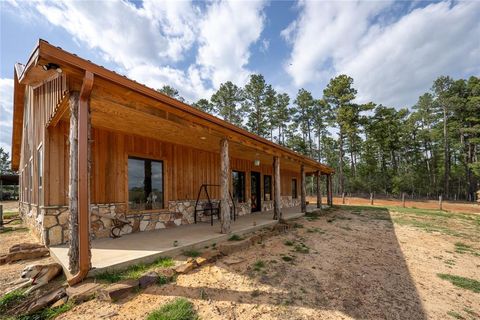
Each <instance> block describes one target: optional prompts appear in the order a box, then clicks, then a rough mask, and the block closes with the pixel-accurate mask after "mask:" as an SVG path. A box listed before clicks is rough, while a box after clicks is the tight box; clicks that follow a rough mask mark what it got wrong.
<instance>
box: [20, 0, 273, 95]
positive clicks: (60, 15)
mask: <svg viewBox="0 0 480 320" xmlns="http://www.w3.org/2000/svg"><path fill="white" fill-rule="evenodd" d="M12 1H13V0H12ZM264 5H265V3H264V1H248V2H238V1H232V2H227V1H222V2H220V1H213V2H210V3H207V4H206V5H205V6H204V7H201V6H200V4H199V3H195V2H192V1H154V0H145V1H143V3H142V6H141V7H136V6H134V5H133V4H131V3H128V2H126V1H120V0H116V1H69V0H58V1H36V2H14V3H13V4H12V6H23V9H26V10H28V11H37V12H38V13H39V14H37V15H38V16H40V17H42V16H43V17H44V18H45V19H46V20H47V21H48V22H49V23H51V24H52V25H54V26H57V27H59V28H63V29H65V30H66V31H67V32H68V33H70V34H71V35H72V36H73V39H74V40H75V41H77V42H78V43H79V45H84V44H86V45H87V46H88V48H89V49H96V50H98V51H99V52H100V54H101V55H102V56H103V57H104V59H105V60H107V61H111V62H114V63H116V64H117V65H118V67H119V68H118V71H119V72H121V73H126V74H127V75H128V76H129V77H131V78H133V79H135V80H137V81H139V82H141V83H145V84H146V85H148V86H150V87H154V88H159V87H161V86H163V85H165V84H168V85H171V86H174V87H176V88H177V89H178V90H179V92H180V94H181V95H182V96H184V97H185V98H186V99H187V100H189V101H192V102H193V101H195V100H197V99H199V98H204V97H209V96H210V95H211V93H212V91H213V90H214V89H216V88H218V87H219V86H220V83H222V82H225V81H228V80H230V81H233V82H236V83H237V84H240V85H241V84H244V83H245V82H246V80H247V78H248V75H249V74H250V73H251V71H250V70H248V69H247V67H246V66H247V64H248V62H249V59H250V47H251V45H252V44H253V43H255V42H256V41H258V39H259V38H260V34H261V32H262V30H263V27H264V16H263V7H264ZM187 59H190V60H187Z"/></svg>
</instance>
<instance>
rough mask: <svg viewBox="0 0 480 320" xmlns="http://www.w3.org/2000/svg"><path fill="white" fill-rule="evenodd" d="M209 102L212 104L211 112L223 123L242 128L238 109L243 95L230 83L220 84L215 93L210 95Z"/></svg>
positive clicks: (240, 114)
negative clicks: (222, 120)
mask: <svg viewBox="0 0 480 320" xmlns="http://www.w3.org/2000/svg"><path fill="white" fill-rule="evenodd" d="M210 101H211V102H212V105H213V110H215V112H216V113H218V114H219V115H220V116H221V117H222V118H223V119H224V120H225V121H228V122H230V123H232V124H234V125H236V126H239V127H243V123H242V120H243V112H242V110H241V108H240V104H241V103H242V101H243V94H242V90H241V89H240V88H239V87H237V86H236V85H235V84H233V83H232V82H231V81H227V82H225V83H222V84H221V85H220V88H219V89H218V90H217V92H215V93H214V94H213V95H212V98H211V99H210Z"/></svg>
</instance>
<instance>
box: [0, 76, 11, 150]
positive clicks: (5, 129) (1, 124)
mask: <svg viewBox="0 0 480 320" xmlns="http://www.w3.org/2000/svg"><path fill="white" fill-rule="evenodd" d="M12 116H13V79H7V78H1V79H0V147H2V148H3V149H4V150H5V151H6V152H8V153H9V154H10V152H11V144H12V121H13V120H12Z"/></svg>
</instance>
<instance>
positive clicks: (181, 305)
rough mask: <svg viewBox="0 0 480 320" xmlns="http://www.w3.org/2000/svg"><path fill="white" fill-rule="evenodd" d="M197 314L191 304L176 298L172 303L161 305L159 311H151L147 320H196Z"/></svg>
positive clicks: (183, 299)
mask: <svg viewBox="0 0 480 320" xmlns="http://www.w3.org/2000/svg"><path fill="white" fill-rule="evenodd" d="M197 319H199V317H198V315H197V312H196V311H195V309H194V307H193V303H191V302H190V301H188V300H187V299H185V298H177V299H175V300H173V301H172V302H169V303H167V304H165V305H163V306H162V307H161V308H160V309H158V310H155V311H153V312H152V313H150V314H149V315H148V317H147V320H197Z"/></svg>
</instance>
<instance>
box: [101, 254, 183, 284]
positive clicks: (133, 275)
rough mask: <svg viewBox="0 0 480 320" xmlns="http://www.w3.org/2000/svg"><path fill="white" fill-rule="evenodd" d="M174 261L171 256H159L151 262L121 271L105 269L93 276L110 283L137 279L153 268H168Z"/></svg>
mask: <svg viewBox="0 0 480 320" xmlns="http://www.w3.org/2000/svg"><path fill="white" fill-rule="evenodd" d="M173 265H174V262H173V259H172V258H169V257H160V258H158V259H157V260H155V262H153V263H151V264H143V263H140V264H136V265H133V266H130V267H128V268H127V269H126V270H123V271H108V270H107V271H105V272H103V273H100V274H98V275H96V276H95V279H97V280H101V281H106V282H110V283H114V282H118V281H120V280H126V279H138V278H140V277H141V276H142V275H143V274H145V273H146V272H148V271H149V270H151V269H154V268H168V267H173Z"/></svg>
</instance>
